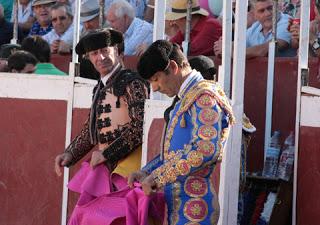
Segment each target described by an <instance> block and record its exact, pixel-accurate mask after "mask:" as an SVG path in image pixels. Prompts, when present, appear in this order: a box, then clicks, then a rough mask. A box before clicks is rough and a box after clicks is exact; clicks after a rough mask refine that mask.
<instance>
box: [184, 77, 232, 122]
mask: <svg viewBox="0 0 320 225" xmlns="http://www.w3.org/2000/svg"><path fill="white" fill-rule="evenodd" d="M205 94H207V95H209V96H210V97H212V98H214V99H215V101H216V102H217V103H218V104H219V105H220V107H221V108H222V109H224V110H225V111H226V112H227V113H228V114H229V118H230V122H231V123H233V122H234V120H235V119H234V116H233V112H232V107H231V104H230V101H229V99H228V97H227V96H226V95H225V93H224V91H223V89H222V87H221V86H220V85H219V84H218V83H216V82H214V81H209V80H202V81H200V82H198V83H197V84H196V85H194V86H193V87H192V88H191V89H190V90H189V91H188V93H187V94H186V96H185V98H183V100H182V102H181V108H180V110H181V111H187V110H188V109H189V108H190V106H191V105H192V104H193V103H194V102H195V101H197V99H198V98H199V97H200V96H202V95H205Z"/></svg>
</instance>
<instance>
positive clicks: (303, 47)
mask: <svg viewBox="0 0 320 225" xmlns="http://www.w3.org/2000/svg"><path fill="white" fill-rule="evenodd" d="M309 17H310V0H302V1H301V15H300V39H299V62H298V79H297V101H296V102H297V103H296V126H295V144H294V145H295V154H294V173H293V201H292V225H296V223H297V222H296V220H297V181H298V160H299V148H298V147H299V130H300V113H301V86H302V85H301V76H302V73H303V71H307V70H308V55H309V27H310V23H309Z"/></svg>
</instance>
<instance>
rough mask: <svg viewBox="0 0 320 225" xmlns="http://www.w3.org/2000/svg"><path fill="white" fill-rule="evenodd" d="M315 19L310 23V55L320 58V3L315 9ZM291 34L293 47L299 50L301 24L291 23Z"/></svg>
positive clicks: (316, 4) (317, 2)
mask: <svg viewBox="0 0 320 225" xmlns="http://www.w3.org/2000/svg"><path fill="white" fill-rule="evenodd" d="M313 10H314V13H315V18H314V20H312V21H311V22H310V29H309V47H310V48H309V49H310V51H309V54H310V56H313V57H319V56H320V27H319V26H320V1H316V2H315V5H314V7H313ZM288 29H289V30H290V33H291V35H292V36H291V37H292V40H291V45H292V47H293V48H296V49H297V48H299V39H300V23H299V22H292V21H291V22H290V25H289V27H288Z"/></svg>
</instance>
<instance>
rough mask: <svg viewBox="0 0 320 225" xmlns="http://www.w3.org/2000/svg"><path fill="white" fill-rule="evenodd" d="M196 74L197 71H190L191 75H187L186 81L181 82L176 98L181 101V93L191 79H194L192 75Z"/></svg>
mask: <svg viewBox="0 0 320 225" xmlns="http://www.w3.org/2000/svg"><path fill="white" fill-rule="evenodd" d="M196 73H199V72H198V71H196V70H192V71H191V73H190V74H189V75H188V77H187V79H185V80H184V81H183V83H182V84H181V86H180V89H179V92H178V97H179V98H180V99H181V94H182V92H183V91H184V89H185V88H186V87H187V86H189V82H191V80H192V78H193V77H194V75H195V74H196Z"/></svg>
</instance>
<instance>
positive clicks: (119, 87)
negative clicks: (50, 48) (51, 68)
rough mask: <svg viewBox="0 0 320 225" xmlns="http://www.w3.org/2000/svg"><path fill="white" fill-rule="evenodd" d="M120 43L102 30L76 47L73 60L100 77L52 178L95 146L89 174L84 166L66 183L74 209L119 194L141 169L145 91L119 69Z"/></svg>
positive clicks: (140, 82) (119, 36) (138, 80)
mask: <svg viewBox="0 0 320 225" xmlns="http://www.w3.org/2000/svg"><path fill="white" fill-rule="evenodd" d="M122 42H123V37H122V34H121V33H120V32H118V31H115V30H111V29H106V30H103V31H96V32H91V33H89V34H88V35H86V36H84V37H83V38H81V40H80V41H79V43H78V44H77V46H76V52H77V54H81V55H83V54H86V55H87V57H88V58H89V60H90V61H91V63H92V64H93V65H94V67H95V68H96V70H97V71H98V72H99V73H100V76H101V80H100V81H99V83H98V85H97V86H96V87H95V88H94V97H93V102H92V107H91V111H90V117H89V119H88V120H87V122H86V124H85V125H84V127H83V129H82V131H81V132H80V134H79V135H78V136H77V137H76V138H75V139H74V140H73V141H72V142H71V144H70V145H69V146H68V147H67V149H66V150H65V152H64V153H62V154H60V155H58V156H57V157H56V160H55V167H56V172H57V174H58V175H60V174H61V172H60V167H62V166H68V167H69V166H72V165H74V164H75V163H76V162H78V161H79V160H80V159H81V158H82V157H84V156H85V155H86V154H87V153H88V152H89V151H90V150H91V149H92V148H93V147H95V146H96V145H98V149H99V150H97V151H94V152H93V153H92V156H91V161H90V166H91V168H90V167H89V163H85V164H84V165H83V167H82V169H81V170H80V171H79V176H75V178H74V179H73V180H72V181H71V182H70V183H69V188H70V189H71V190H75V191H78V192H81V196H80V199H79V202H78V205H79V204H85V203H87V202H88V201H90V200H92V199H94V198H96V197H99V196H101V195H104V194H107V193H110V192H113V191H116V190H119V189H121V187H123V186H126V177H127V176H128V175H129V173H130V171H131V172H133V171H135V170H137V169H138V168H140V161H141V144H142V127H143V114H144V101H145V99H146V98H147V97H148V89H147V87H146V85H145V82H144V81H143V80H142V79H141V78H140V77H139V76H138V75H137V74H136V73H133V72H131V71H129V70H123V69H122V67H121V64H120V62H119V55H118V49H117V45H118V44H121V43H122ZM111 175H112V176H111ZM85 177H87V178H88V179H87V178H85ZM90 177H91V178H92V177H95V178H94V179H91V178H90ZM83 178H85V179H84V180H83ZM83 182H86V183H83ZM90 182H95V183H90ZM83 187H86V188H87V189H86V188H84V189H83ZM90 187H92V188H93V187H99V188H100V189H99V190H102V191H101V192H100V191H99V194H97V192H96V190H97V189H96V188H93V189H92V188H90ZM88 196H89V197H88ZM84 199H86V200H85V201H84ZM75 215H76V213H75ZM74 219H76V218H74Z"/></svg>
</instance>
